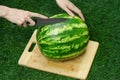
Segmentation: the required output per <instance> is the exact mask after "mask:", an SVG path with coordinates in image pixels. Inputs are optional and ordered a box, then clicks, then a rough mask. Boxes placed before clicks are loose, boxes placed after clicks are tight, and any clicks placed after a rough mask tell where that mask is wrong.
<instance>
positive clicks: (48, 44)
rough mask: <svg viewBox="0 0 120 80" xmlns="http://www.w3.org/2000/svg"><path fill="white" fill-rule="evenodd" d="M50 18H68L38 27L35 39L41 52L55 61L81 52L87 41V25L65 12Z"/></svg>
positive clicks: (66, 58)
mask: <svg viewBox="0 0 120 80" xmlns="http://www.w3.org/2000/svg"><path fill="white" fill-rule="evenodd" d="M51 18H69V19H68V20H67V21H65V22H61V23H56V24H52V25H46V26H44V27H39V29H38V30H37V34H36V40H37V44H38V47H39V49H40V50H41V53H42V54H43V55H44V56H46V57H47V58H50V59H52V60H57V61H63V60H69V59H72V58H75V57H77V56H79V55H80V54H82V53H83V52H84V51H85V49H86V46H87V44H88V41H89V31H88V27H87V25H86V24H85V23H84V22H83V21H82V20H81V19H80V18H79V17H77V16H75V17H71V16H69V15H67V14H57V15H54V16H52V17H51Z"/></svg>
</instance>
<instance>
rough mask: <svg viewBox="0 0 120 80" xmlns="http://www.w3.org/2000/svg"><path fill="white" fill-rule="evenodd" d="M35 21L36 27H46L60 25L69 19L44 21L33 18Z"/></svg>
mask: <svg viewBox="0 0 120 80" xmlns="http://www.w3.org/2000/svg"><path fill="white" fill-rule="evenodd" d="M33 20H34V21H35V23H36V24H35V26H45V25H49V24H55V23H60V22H64V21H66V20H68V18H48V19H42V18H33Z"/></svg>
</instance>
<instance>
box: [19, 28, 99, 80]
mask: <svg viewBox="0 0 120 80" xmlns="http://www.w3.org/2000/svg"><path fill="white" fill-rule="evenodd" d="M36 32H37V30H35V31H34V33H33V35H32V37H31V39H30V40H29V42H28V44H27V46H26V48H25V49H24V51H23V53H22V55H21V57H20V59H19V61H18V64H19V65H22V66H26V67H29V68H34V69H38V70H42V71H46V72H51V73H56V74H59V75H64V76H68V77H72V78H77V79H82V80H85V79H86V78H87V75H88V73H89V71H90V68H91V65H92V62H93V59H94V57H95V54H96V51H97V48H98V45H99V43H98V42H95V41H89V43H88V46H87V49H86V51H85V52H84V53H83V54H82V55H80V56H79V57H77V58H75V59H72V60H69V61H64V62H55V61H51V60H48V59H47V58H46V57H44V56H43V55H42V54H41V52H40V50H39V48H38V46H37V45H36ZM33 43H34V44H35V46H34V48H33V50H32V51H30V50H29V49H30V47H31V45H32V44H33Z"/></svg>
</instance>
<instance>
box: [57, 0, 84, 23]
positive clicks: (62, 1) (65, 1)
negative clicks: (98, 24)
mask: <svg viewBox="0 0 120 80" xmlns="http://www.w3.org/2000/svg"><path fill="white" fill-rule="evenodd" d="M56 3H57V4H58V6H59V7H61V8H62V9H63V10H64V11H66V12H67V13H68V14H69V15H70V16H74V13H73V12H75V13H76V14H78V15H79V17H80V18H81V19H82V20H83V21H85V18H84V16H83V14H82V12H81V10H80V9H78V8H77V7H76V6H75V5H74V4H73V3H72V2H70V1H69V0H56Z"/></svg>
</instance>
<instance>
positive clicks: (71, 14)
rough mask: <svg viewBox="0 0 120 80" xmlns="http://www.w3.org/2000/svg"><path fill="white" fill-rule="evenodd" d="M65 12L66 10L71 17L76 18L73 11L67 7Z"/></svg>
mask: <svg viewBox="0 0 120 80" xmlns="http://www.w3.org/2000/svg"><path fill="white" fill-rule="evenodd" d="M63 10H65V11H66V12H67V13H68V14H69V15H70V16H72V17H73V16H75V15H74V14H73V13H72V11H70V10H69V9H68V8H67V7H65V8H64V9H63Z"/></svg>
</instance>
